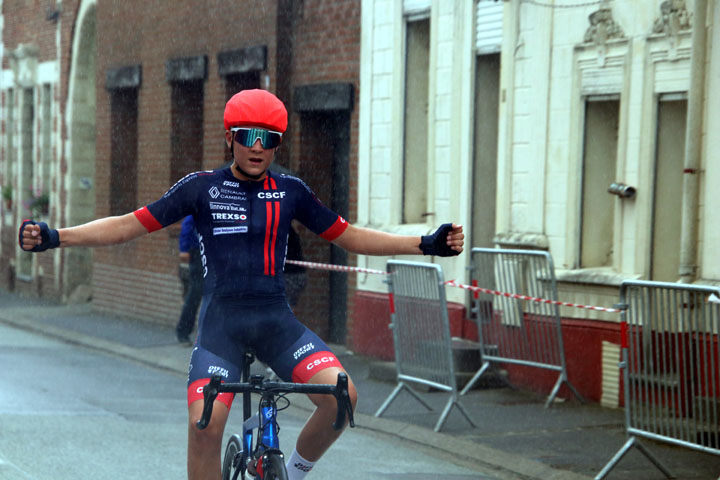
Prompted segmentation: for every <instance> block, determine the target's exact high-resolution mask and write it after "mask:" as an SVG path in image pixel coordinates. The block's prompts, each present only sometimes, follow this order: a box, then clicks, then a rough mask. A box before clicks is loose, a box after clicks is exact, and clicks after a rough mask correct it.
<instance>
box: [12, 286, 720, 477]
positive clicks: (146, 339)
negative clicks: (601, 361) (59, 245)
mask: <svg viewBox="0 0 720 480" xmlns="http://www.w3.org/2000/svg"><path fill="white" fill-rule="evenodd" d="M0 322H3V323H5V324H8V325H12V326H15V327H18V328H23V329H26V330H31V331H35V332H38V333H42V334H44V335H49V336H52V337H55V338H59V339H62V340H64V341H66V342H69V343H75V344H79V345H83V346H86V347H90V348H95V349H98V350H102V351H106V352H110V353H113V354H115V355H119V356H122V357H125V358H129V359H132V360H134V361H137V362H141V363H143V364H148V365H151V366H154V367H158V368H163V369H167V370H170V371H173V372H176V373H178V374H182V375H184V374H185V373H186V371H187V365H188V359H189V356H190V351H191V349H190V348H189V347H187V346H181V345H178V344H177V342H176V341H175V335H174V330H173V328H172V327H171V326H168V325H158V324H153V323H145V322H140V321H135V320H129V319H127V318H122V317H116V316H112V315H107V314H99V313H96V312H93V311H92V308H91V306H90V305H89V304H83V305H67V306H66V305H57V304H54V303H50V302H47V301H43V300H39V299H29V298H21V297H19V296H16V295H13V294H11V293H8V292H5V291H3V290H0ZM333 350H334V351H335V353H336V354H337V355H338V357H339V358H340V360H341V362H342V363H343V365H344V366H345V368H346V369H347V370H348V371H349V372H350V374H351V376H352V378H353V380H354V382H355V385H356V387H357V389H358V392H359V396H360V402H359V405H358V409H357V413H356V418H355V420H356V424H357V426H358V427H359V428H367V429H371V430H376V431H381V432H384V433H387V434H389V435H395V436H397V437H402V438H404V439H406V440H410V441H413V442H416V443H418V444H421V445H426V446H430V447H432V448H434V449H441V450H445V451H447V452H450V453H452V454H453V455H456V456H461V457H465V458H466V459H467V460H469V461H472V462H476V463H477V464H479V465H481V466H483V467H485V468H486V469H487V470H488V472H489V473H493V472H494V473H495V474H496V475H497V476H498V478H503V479H505V478H507V479H512V478H517V479H543V480H551V479H557V480H572V479H588V478H593V477H594V476H595V475H596V474H597V473H598V472H599V471H600V470H601V469H602V468H603V467H604V466H605V464H606V463H607V462H608V461H609V460H610V459H611V458H612V457H613V455H615V453H616V452H617V451H618V450H619V449H620V448H621V447H622V446H623V444H624V443H625V441H626V437H625V431H624V413H623V411H622V410H612V409H607V408H601V407H600V406H599V405H597V404H585V405H583V404H580V403H579V402H578V401H576V400H569V401H568V402H556V403H554V404H553V406H552V407H551V408H549V409H546V408H544V402H545V398H544V397H542V396H539V395H535V394H532V393H528V392H524V391H519V390H514V389H511V388H508V387H506V388H492V389H479V390H473V391H471V392H469V393H468V395H466V396H464V397H461V403H462V404H463V405H464V406H465V408H466V409H467V411H468V413H469V414H470V416H471V417H472V418H473V419H474V421H475V423H476V424H477V427H475V428H471V427H470V426H469V424H468V423H467V422H466V421H465V419H464V418H463V417H462V415H461V414H460V413H459V412H458V411H457V409H453V410H452V412H451V413H450V415H449V417H448V420H447V422H446V423H445V426H444V427H443V430H442V433H435V432H434V431H433V427H434V425H435V422H436V421H437V419H438V418H439V415H440V412H441V411H442V408H443V407H444V405H445V403H446V402H447V398H448V397H447V395H448V394H447V393H443V392H434V393H421V396H422V397H423V398H424V399H425V400H426V401H427V402H428V403H429V404H430V405H431V406H433V408H434V411H432V412H428V411H426V410H425V408H424V407H423V406H422V405H421V404H419V403H418V402H417V401H416V400H415V399H414V398H412V397H411V396H410V395H409V394H407V393H406V392H403V393H401V394H400V396H399V397H398V398H397V399H396V400H395V401H394V402H393V403H392V404H391V406H390V408H389V409H388V410H387V411H386V412H385V414H384V415H383V417H381V418H376V417H375V416H374V412H375V411H376V410H377V409H378V408H379V407H380V405H381V404H382V402H383V401H384V400H385V399H386V398H387V397H388V395H390V393H391V392H392V391H393V389H394V388H395V385H396V383H395V381H394V378H393V376H392V372H389V373H388V369H387V364H383V363H380V362H376V361H374V360H373V359H370V358H366V357H362V356H359V355H354V354H353V353H352V352H351V351H348V350H347V348H345V347H344V346H342V345H334V346H333ZM378 372H385V375H384V376H385V377H386V378H380V377H382V376H383V375H380V374H378ZM293 407H294V408H300V409H305V410H309V409H310V408H311V405H310V403H309V401H306V400H305V399H304V398H298V399H294V400H293ZM642 443H643V444H644V445H645V446H646V447H647V448H648V449H649V450H650V451H651V452H652V453H653V454H655V456H657V457H658V458H659V459H661V460H662V461H663V462H664V463H665V465H666V466H667V467H668V469H669V470H670V471H671V472H672V473H674V474H675V476H676V478H678V479H688V480H690V479H702V480H715V479H717V478H718V475H720V457H717V456H714V455H710V454H703V453H699V452H695V451H693V450H690V449H686V448H681V447H673V446H670V445H668V444H660V443H655V442H652V441H648V440H643V441H642ZM607 478H608V480H654V479H662V478H664V476H663V475H662V473H661V472H660V471H659V470H657V469H656V468H655V467H654V466H653V465H652V464H651V463H650V462H649V461H648V460H647V459H646V458H645V456H644V455H642V454H641V453H640V451H639V450H638V449H637V448H633V449H631V450H630V451H629V452H628V454H627V455H625V457H624V458H623V459H622V460H621V461H620V463H619V464H618V465H617V466H616V467H615V468H614V469H613V470H612V471H611V472H610V474H609V475H608V476H607Z"/></svg>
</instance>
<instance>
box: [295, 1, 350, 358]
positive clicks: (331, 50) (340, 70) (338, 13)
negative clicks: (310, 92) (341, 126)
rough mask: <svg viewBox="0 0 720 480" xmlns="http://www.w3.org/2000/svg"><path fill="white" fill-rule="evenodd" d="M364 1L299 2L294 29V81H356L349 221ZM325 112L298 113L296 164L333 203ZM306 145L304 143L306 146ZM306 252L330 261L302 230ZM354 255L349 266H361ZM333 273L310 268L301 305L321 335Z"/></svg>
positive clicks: (309, 256) (309, 257)
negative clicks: (362, 6)
mask: <svg viewBox="0 0 720 480" xmlns="http://www.w3.org/2000/svg"><path fill="white" fill-rule="evenodd" d="M360 3H361V2H360V1H359V0H345V1H336V2H323V1H320V0H306V1H304V2H297V3H296V4H295V9H294V12H293V13H294V14H293V19H292V28H293V35H292V38H293V43H292V86H293V87H298V86H305V85H315V84H325V83H350V84H352V85H353V87H354V88H353V89H354V93H355V102H354V108H353V110H352V111H351V112H350V155H349V164H350V172H349V173H350V174H349V185H348V188H349V200H350V201H349V209H348V215H347V216H348V219H347V220H348V221H350V222H351V223H353V222H354V221H356V219H357V131H358V109H357V105H358V100H357V99H358V96H359V78H360ZM326 121H327V116H325V115H324V114H318V115H314V114H305V113H303V114H299V113H297V112H295V113H292V117H291V130H290V132H289V133H290V134H291V139H292V147H291V154H290V168H291V169H293V170H294V171H296V172H297V173H298V175H299V176H300V177H301V178H302V179H303V180H304V181H305V182H307V184H308V185H309V186H310V187H311V188H312V189H313V190H314V191H315V193H316V194H317V195H318V197H319V198H320V199H321V200H322V201H323V202H324V203H325V204H327V205H330V201H331V197H332V174H331V172H332V165H329V164H328V163H329V161H330V160H331V158H332V157H331V152H332V148H333V145H332V144H328V141H327V138H326V136H327V134H328V130H329V126H328V125H327V124H326V123H325V122H326ZM301 144H302V147H301ZM302 239H303V253H304V255H305V257H306V259H307V260H309V261H315V262H329V261H330V247H329V245H328V244H327V242H325V241H324V240H321V239H318V238H317V237H315V236H314V235H312V234H310V233H305V234H303V235H302ZM355 264H356V260H355V257H354V256H353V255H350V256H349V258H348V265H355ZM328 279H329V274H328V272H326V271H317V270H315V271H310V274H309V282H308V287H307V289H306V291H305V292H304V295H303V298H302V299H301V301H300V304H299V305H298V308H297V309H296V312H297V315H298V318H299V319H300V320H301V321H303V322H305V323H306V324H307V325H308V326H310V327H311V328H313V329H314V330H316V331H317V332H318V333H319V334H320V335H325V334H326V333H327V320H326V319H327V316H328V310H329V298H328V296H329V291H328ZM355 279H356V276H355V275H354V274H349V275H347V282H348V295H347V298H348V300H347V312H348V314H347V317H346V321H347V325H346V327H347V343H348V344H351V340H352V339H351V337H352V332H353V328H352V318H353V317H352V311H353V300H354V292H355V285H356V281H355Z"/></svg>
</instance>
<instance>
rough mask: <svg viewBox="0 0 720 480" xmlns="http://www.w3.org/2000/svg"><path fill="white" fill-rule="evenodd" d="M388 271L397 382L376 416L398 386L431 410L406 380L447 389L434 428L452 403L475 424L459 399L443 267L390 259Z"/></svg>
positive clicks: (391, 397)
mask: <svg viewBox="0 0 720 480" xmlns="http://www.w3.org/2000/svg"><path fill="white" fill-rule="evenodd" d="M387 271H388V273H389V274H390V275H388V279H387V283H388V286H389V292H390V312H391V315H392V323H391V325H390V327H391V328H392V329H393V342H394V346H395V364H396V368H397V380H398V385H397V387H395V390H394V391H393V392H392V393H391V394H390V396H389V397H388V398H387V399H386V400H385V402H383V404H382V406H380V408H379V409H378V411H377V412H376V413H375V416H376V417H379V416H381V415H382V414H383V412H384V411H385V410H386V409H387V408H388V406H389V405H390V403H392V401H393V400H394V399H395V398H396V397H397V395H398V394H399V393H400V392H401V391H402V390H407V391H408V393H410V394H411V395H412V396H413V397H414V398H415V399H416V400H418V401H419V402H420V403H421V404H422V405H423V406H425V408H427V409H428V410H432V408H431V407H430V406H429V405H428V404H427V403H426V402H425V401H424V400H423V399H422V398H420V396H419V395H418V394H417V393H416V392H415V390H413V389H412V387H410V385H408V383H407V382H414V383H418V384H421V385H426V386H429V387H432V388H435V389H438V390H442V391H446V392H450V399H449V400H448V402H447V404H446V405H445V409H444V410H443V412H442V414H441V415H440V418H439V419H438V421H437V424H436V425H435V431H436V432H438V431H440V429H441V428H442V426H443V424H444V423H445V420H446V419H447V416H448V415H449V413H450V411H451V409H452V407H453V406H457V408H458V410H460V413H462V415H463V416H464V417H465V419H466V420H467V421H468V422H469V423H470V425H472V426H473V427H474V426H475V424H474V423H473V421H472V420H471V419H470V416H469V415H468V413H467V412H466V411H465V408H464V407H463V406H462V405H461V404H460V402H459V400H458V391H457V385H456V380H455V366H454V363H453V354H452V344H451V339H450V321H449V318H448V310H447V301H446V298H445V282H444V281H443V273H442V270H441V268H440V267H439V266H438V265H434V264H428V263H418V262H403V261H396V260H389V261H388V264H387Z"/></svg>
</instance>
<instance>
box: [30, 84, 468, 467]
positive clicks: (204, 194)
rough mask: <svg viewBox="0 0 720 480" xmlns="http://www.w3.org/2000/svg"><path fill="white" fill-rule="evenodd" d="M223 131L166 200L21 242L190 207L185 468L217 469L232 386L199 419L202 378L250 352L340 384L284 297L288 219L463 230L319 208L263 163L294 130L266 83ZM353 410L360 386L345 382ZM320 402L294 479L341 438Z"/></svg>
mask: <svg viewBox="0 0 720 480" xmlns="http://www.w3.org/2000/svg"><path fill="white" fill-rule="evenodd" d="M224 126H225V141H226V143H227V145H228V147H229V148H230V149H231V152H232V156H233V162H232V164H231V166H228V167H225V168H221V169H218V170H213V171H202V172H195V173H192V174H189V175H187V176H185V177H184V178H182V179H181V180H179V181H178V182H177V183H176V184H175V185H174V186H172V187H171V188H170V190H168V191H167V192H166V193H165V194H164V195H163V197H162V198H160V199H159V200H157V201H155V202H153V203H151V204H149V205H146V206H144V207H142V208H140V209H138V210H136V211H134V212H131V213H128V214H125V215H122V216H115V217H106V218H102V219H99V220H94V221H92V222H89V223H86V224H83V225H80V226H76V227H70V228H61V229H59V230H54V229H51V228H49V227H48V226H47V224H45V223H42V222H41V223H35V222H33V221H31V220H26V221H24V222H23V223H22V225H21V226H20V230H19V242H20V245H21V247H22V248H23V249H24V250H29V251H33V252H40V251H44V250H47V249H48V248H55V247H71V246H86V247H88V246H89V247H95V246H102V245H112V244H117V243H122V242H127V241H130V240H133V239H135V238H137V237H139V236H141V235H144V234H147V233H150V232H153V231H156V230H159V229H160V228H163V227H166V226H168V225H170V224H172V223H175V222H177V221H180V220H182V219H183V218H184V217H185V216H187V215H192V216H193V218H194V220H195V227H196V229H197V232H198V238H199V241H200V252H201V255H202V263H203V277H204V290H203V300H202V305H201V308H200V317H199V325H198V334H197V339H196V342H195V348H194V349H193V353H192V355H191V358H190V367H189V376H188V412H189V428H188V477H189V478H190V479H191V480H198V479H213V480H217V479H218V478H219V477H220V456H221V454H220V452H221V448H222V435H223V430H224V427H225V423H226V421H227V417H228V413H229V409H230V405H231V403H232V400H233V398H232V395H231V394H221V395H220V396H219V397H218V400H217V401H216V404H215V408H214V413H213V416H212V419H211V422H210V425H209V426H208V428H207V429H205V430H199V429H197V428H196V426H195V423H196V421H197V420H198V419H199V418H200V416H201V413H202V408H203V402H202V386H203V385H204V384H205V383H207V381H208V379H209V377H210V376H212V375H213V374H215V373H219V374H221V375H222V376H223V377H224V380H225V381H228V382H236V381H239V378H240V372H241V369H242V361H243V354H244V352H245V351H246V350H247V349H252V350H253V351H254V352H255V354H256V356H257V358H258V359H259V360H261V361H263V362H264V363H266V364H267V365H269V366H270V367H272V369H273V370H274V371H275V372H276V373H277V375H278V376H279V377H280V378H282V379H283V380H286V381H295V382H302V383H307V382H310V383H322V384H327V383H331V384H333V383H335V380H336V379H337V374H338V372H340V371H344V369H343V367H342V365H341V364H340V362H339V361H338V359H337V357H335V355H333V353H332V352H331V351H330V349H329V348H328V346H327V345H326V344H325V343H324V342H323V341H322V340H321V339H320V338H319V337H318V336H317V335H315V334H314V333H313V332H312V331H310V330H309V329H308V328H307V327H305V326H304V325H303V324H301V323H300V322H299V321H298V320H297V319H296V318H295V316H294V315H293V313H292V310H291V309H290V307H289V306H288V304H287V301H286V300H285V293H284V285H283V264H284V260H285V257H284V256H285V251H286V242H287V237H288V233H289V229H290V228H291V225H290V224H291V220H292V219H296V220H298V221H300V222H301V223H303V224H304V225H305V226H306V227H307V228H308V229H309V230H311V231H312V232H314V233H315V234H317V235H320V236H321V237H322V238H324V239H326V240H328V241H330V242H333V243H334V244H336V245H338V246H340V247H342V248H344V249H346V250H348V251H350V252H353V253H357V254H363V255H396V254H415V255H418V254H425V255H439V256H451V255H457V254H459V253H460V252H462V249H463V239H464V234H463V229H462V226H460V225H456V224H444V225H443V226H441V227H440V228H438V230H436V231H435V232H434V233H433V234H431V235H426V236H422V237H420V236H404V235H395V234H390V233H385V232H381V231H378V230H372V229H368V228H361V227H357V226H353V225H350V224H349V223H348V222H347V221H346V220H345V219H344V218H342V217H340V216H339V215H337V214H336V213H334V212H332V211H331V210H330V209H329V208H327V207H326V206H324V205H323V204H322V203H321V202H320V201H319V200H318V199H317V198H316V197H315V195H314V194H313V192H312V191H311V190H310V189H309V188H308V186H307V185H305V184H304V183H303V182H302V181H301V180H299V179H298V178H296V177H293V176H290V175H282V174H277V173H274V172H271V171H269V170H268V166H269V165H270V163H271V162H272V161H273V158H274V155H275V151H276V150H277V148H278V147H279V146H280V143H281V141H282V134H283V133H284V132H285V130H286V128H287V111H286V109H285V106H284V105H283V103H282V102H281V101H280V100H279V99H278V98H277V97H276V96H275V95H273V94H271V93H269V92H267V91H265V90H243V91H241V92H239V93H237V94H235V95H234V96H233V97H232V98H231V99H230V100H229V101H228V102H227V104H226V106H225V112H224ZM350 395H351V401H352V404H353V408H354V406H355V404H356V402H357V393H356V391H355V388H354V386H353V384H352V382H350ZM311 400H312V401H313V403H314V404H315V405H316V406H317V408H316V410H315V411H314V412H313V414H312V415H311V416H310V418H309V420H308V421H307V423H306V424H305V426H304V427H303V429H302V431H301V432H300V435H299V437H298V440H297V445H296V448H295V451H294V452H293V453H292V455H291V456H290V457H289V459H288V473H289V478H290V480H293V479H301V478H303V477H304V476H305V475H306V473H307V472H309V471H310V469H312V467H313V465H314V463H315V462H316V461H317V460H319V459H320V457H321V456H322V455H323V454H324V453H325V451H326V450H327V449H328V448H329V447H330V446H331V445H332V443H333V442H334V441H335V440H336V439H337V438H338V437H339V435H340V432H335V431H334V430H333V428H332V423H333V421H334V420H335V416H336V410H337V404H336V403H335V399H334V398H333V397H332V396H327V395H317V396H312V395H311Z"/></svg>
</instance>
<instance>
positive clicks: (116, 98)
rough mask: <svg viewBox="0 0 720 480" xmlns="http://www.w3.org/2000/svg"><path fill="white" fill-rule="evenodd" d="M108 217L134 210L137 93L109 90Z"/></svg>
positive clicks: (126, 89)
mask: <svg viewBox="0 0 720 480" xmlns="http://www.w3.org/2000/svg"><path fill="white" fill-rule="evenodd" d="M110 117H111V120H110V173H111V174H110V215H123V214H125V213H127V212H131V211H133V210H135V208H136V207H137V205H136V204H137V155H138V90H137V89H136V88H116V89H113V90H110Z"/></svg>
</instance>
